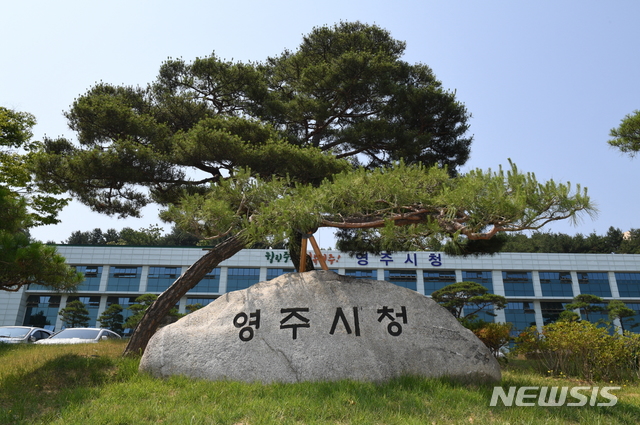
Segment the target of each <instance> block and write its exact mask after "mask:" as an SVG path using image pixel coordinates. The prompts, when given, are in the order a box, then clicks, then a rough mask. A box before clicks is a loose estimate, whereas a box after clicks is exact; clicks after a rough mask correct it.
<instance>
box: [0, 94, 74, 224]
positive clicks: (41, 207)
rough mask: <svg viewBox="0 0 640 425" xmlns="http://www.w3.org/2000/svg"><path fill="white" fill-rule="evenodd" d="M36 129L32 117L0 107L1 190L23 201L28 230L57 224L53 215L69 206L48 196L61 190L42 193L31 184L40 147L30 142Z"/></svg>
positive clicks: (64, 201) (25, 113)
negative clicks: (7, 191) (37, 151)
mask: <svg viewBox="0 0 640 425" xmlns="http://www.w3.org/2000/svg"><path fill="white" fill-rule="evenodd" d="M35 125H36V120H35V117H34V116H33V115H31V114H29V113H27V112H17V111H13V110H11V109H7V108H4V107H2V106H0V187H6V188H8V189H11V191H13V192H15V194H16V196H20V197H22V198H24V200H25V202H26V206H27V210H28V222H29V224H30V226H37V225H42V224H55V223H58V219H57V218H56V215H57V213H58V212H59V211H60V210H61V209H62V208H63V207H64V206H65V205H67V203H68V199H60V198H58V197H56V196H51V195H57V194H60V193H62V192H63V190H60V189H59V188H51V190H49V191H48V193H43V192H41V191H39V190H37V188H36V186H35V184H34V182H33V181H32V176H31V171H32V169H31V167H32V161H33V158H34V155H35V153H34V151H35V150H36V148H37V146H39V144H38V143H37V142H33V141H32V140H31V137H33V133H32V131H31V129H32V128H33V126H35Z"/></svg>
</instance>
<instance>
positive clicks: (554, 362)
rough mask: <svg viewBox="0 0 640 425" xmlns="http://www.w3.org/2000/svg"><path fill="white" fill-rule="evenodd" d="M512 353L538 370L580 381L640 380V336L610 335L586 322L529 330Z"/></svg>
mask: <svg viewBox="0 0 640 425" xmlns="http://www.w3.org/2000/svg"><path fill="white" fill-rule="evenodd" d="M515 352H516V353H518V354H523V355H525V356H527V357H528V358H531V359H534V360H535V361H536V366H537V368H538V370H540V371H541V372H542V373H544V372H548V373H550V374H555V375H564V376H569V377H576V378H580V379H586V380H589V381H593V380H606V381H609V380H627V379H638V378H640V334H632V333H625V334H623V335H621V334H619V333H616V332H614V333H610V332H609V330H608V329H607V328H603V327H599V326H597V325H595V324H593V323H590V322H588V321H585V320H583V321H579V322H577V321H558V322H555V323H552V324H549V325H546V326H544V327H543V328H542V332H541V333H538V331H537V330H536V328H535V327H532V328H528V329H527V330H526V331H525V332H523V333H522V334H521V335H520V336H518V337H517V338H516V348H515Z"/></svg>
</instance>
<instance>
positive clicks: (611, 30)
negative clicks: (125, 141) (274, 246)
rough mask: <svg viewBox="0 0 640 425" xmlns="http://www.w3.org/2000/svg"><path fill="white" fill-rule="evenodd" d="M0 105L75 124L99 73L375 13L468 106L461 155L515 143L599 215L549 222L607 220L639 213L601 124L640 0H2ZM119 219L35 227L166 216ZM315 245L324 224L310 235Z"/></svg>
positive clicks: (239, 52) (480, 155) (122, 78)
mask: <svg viewBox="0 0 640 425" xmlns="http://www.w3.org/2000/svg"><path fill="white" fill-rule="evenodd" d="M2 16H3V18H2V25H1V26H0V39H1V40H3V43H2V50H1V54H0V106H4V107H7V108H11V109H15V110H18V111H25V112H30V113H32V114H33V115H35V117H36V119H37V121H38V124H37V126H36V127H35V129H34V139H36V140H39V139H41V138H42V137H43V136H45V135H46V136H49V137H56V136H66V137H68V138H71V139H73V137H74V134H73V132H72V131H71V130H70V129H69V128H68V126H67V123H66V119H65V118H64V116H63V112H64V111H66V110H68V109H69V106H70V105H71V103H72V102H73V100H74V99H75V98H76V97H77V96H79V95H82V94H84V93H85V92H86V91H87V90H88V89H89V88H90V87H91V86H92V85H94V84H95V83H96V82H99V81H103V82H106V83H111V84H123V85H133V86H136V85H140V86H145V85H146V84H147V83H149V82H152V81H153V80H154V79H155V77H156V75H157V72H158V70H159V67H160V65H161V64H162V62H163V61H165V60H166V59H168V58H183V59H184V60H186V61H191V60H193V59H195V58H196V57H202V56H208V55H210V54H211V53H213V52H215V54H216V55H217V56H219V57H221V58H223V59H227V60H234V61H241V62H248V61H262V60H265V59H266V58H267V57H270V56H276V55H278V54H280V53H281V52H283V51H284V50H285V49H290V50H295V49H296V47H297V46H298V45H299V44H300V42H301V40H302V36H303V35H304V34H308V33H309V32H310V31H311V30H312V29H313V28H314V27H317V26H324V25H333V24H335V23H338V22H340V21H360V22H363V23H368V24H376V25H378V26H380V27H382V28H385V29H386V30H388V31H389V32H390V33H391V35H392V36H393V37H394V38H396V39H398V40H402V41H405V42H406V46H407V48H406V52H405V56H404V57H403V60H405V61H407V62H409V63H422V64H426V65H428V66H430V67H431V68H432V70H433V71H434V73H435V75H436V76H437V78H438V79H439V80H440V81H441V82H442V84H443V87H445V88H447V89H448V90H451V91H455V92H456V97H457V99H458V100H459V101H460V102H462V103H464V104H465V105H466V107H467V109H468V111H469V112H470V113H471V114H472V118H471V120H470V126H471V127H470V133H471V134H472V135H473V136H474V142H473V144H472V146H471V157H470V160H469V161H468V162H467V164H466V165H465V166H464V167H463V168H462V171H463V172H464V171H468V170H470V169H475V168H481V169H485V170H486V169H488V168H491V169H494V170H495V169H497V168H498V167H499V166H500V165H503V166H507V165H508V162H509V159H511V160H512V161H513V162H514V163H515V164H516V165H517V166H518V168H519V169H520V170H521V171H526V172H533V173H535V175H536V177H537V178H538V180H540V181H546V180H549V179H553V180H555V181H557V182H563V183H567V182H571V183H572V185H576V184H580V185H581V186H583V187H587V188H588V189H589V195H590V197H591V199H592V200H593V201H594V202H595V204H596V205H597V207H598V210H599V214H598V216H597V217H596V218H595V219H592V218H590V217H589V216H585V217H584V218H583V220H581V221H580V222H579V223H578V224H577V225H575V226H573V225H571V224H570V223H569V222H558V223H555V224H552V225H549V226H546V227H545V228H544V230H548V231H551V232H561V233H567V234H571V235H573V234H576V233H582V234H584V235H588V234H590V233H592V232H596V233H597V234H600V235H603V234H605V233H606V232H607V230H608V229H609V227H610V226H613V227H616V228H620V229H621V230H623V231H626V230H628V229H631V228H640V215H639V214H638V211H639V210H640V197H639V196H638V189H637V188H638V186H637V178H638V176H639V175H640V163H639V162H638V161H639V160H638V159H633V158H630V157H628V156H625V155H623V154H621V153H620V152H618V151H616V150H614V149H613V148H610V147H609V145H608V144H607V140H609V131H610V129H612V128H614V127H617V126H618V125H619V124H620V121H621V120H622V119H623V118H624V116H625V115H627V114H629V113H631V112H633V111H634V110H637V109H640V78H638V77H639V76H640V75H639V73H640V48H639V47H638V46H639V45H638V40H640V26H639V25H638V24H637V18H638V16H640V2H638V1H636V0H616V1H611V2H603V1H601V0H600V1H595V0H581V1H577V0H562V1H551V0H543V1H539V2H523V1H513V0H511V1H506V0H505V1H493V0H483V1H473V0H448V1H432V0H415V1H408V0H395V1H393V2H390V1H388V0H386V1H378V0H367V1H362V0H341V1H335V0H326V1H323V2H316V1H314V2H311V1H304V0H291V1H288V0H271V1H268V2H266V1H258V0H255V1H249V0H235V1H233V2H222V1H205V0H180V1H168V0H153V1H149V0H126V1H121V0H112V1H109V2H88V1H86V0H83V1H80V0H58V1H56V2H51V1H43V0H32V1H28V2H27V1H20V2H18V1H14V2H6V3H5V4H3V7H2ZM142 213H143V217H142V218H141V219H126V220H122V219H116V218H109V217H106V216H103V215H100V214H97V213H92V212H91V211H90V210H89V209H88V208H87V207H84V206H82V205H80V204H79V203H77V202H72V203H71V204H70V205H69V206H68V207H66V208H65V209H64V210H63V211H62V213H61V214H60V215H59V218H60V219H61V223H60V224H57V225H49V226H43V227H39V228H34V229H32V231H31V233H32V236H34V237H35V238H36V239H39V240H42V241H45V242H46V241H54V242H57V243H60V242H63V241H64V240H66V239H67V238H68V237H69V236H70V235H71V233H72V232H74V231H76V230H81V231H87V230H92V229H94V228H96V227H99V228H102V229H103V230H107V229H110V228H115V229H118V230H119V229H122V228H123V227H132V228H134V229H140V228H143V227H144V228H146V227H149V226H150V225H153V224H159V225H160V227H162V228H164V229H165V231H168V230H169V229H170V227H171V226H170V225H169V224H166V223H161V222H160V221H159V219H158V217H157V210H156V209H154V208H153V207H147V208H146V209H145V210H143V211H142ZM316 238H317V239H318V243H319V244H320V246H321V247H323V248H324V247H328V246H331V244H332V237H331V234H330V233H328V232H321V233H319V234H318V235H316Z"/></svg>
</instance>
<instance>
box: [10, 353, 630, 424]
mask: <svg viewBox="0 0 640 425" xmlns="http://www.w3.org/2000/svg"><path fill="white" fill-rule="evenodd" d="M123 348H124V345H123V343H122V342H113V343H111V342H105V343H100V344H86V345H75V346H33V345H31V346H29V345H21V346H18V345H1V344H0V423H1V424H65V425H66V424H83V425H85V424H92V425H97V424H109V425H112V424H146V423H153V424H155V423H161V424H244V425H262V424H420V425H424V424H540V423H549V424H634V425H635V424H637V423H638V422H639V418H640V385H638V384H637V383H633V384H631V383H624V382H621V383H614V384H615V385H619V386H621V387H622V386H623V385H624V387H623V389H622V390H620V391H619V392H617V393H616V395H617V396H618V398H619V401H618V404H617V405H616V406H613V407H597V406H594V407H592V406H585V407H546V408H544V407H504V406H501V407H489V401H490V399H491V394H492V391H493V385H468V384H467V385H465V384H462V383H456V382H451V381H449V380H446V379H423V378H415V377H404V378H399V379H396V380H393V381H391V382H388V383H384V384H374V383H362V382H353V381H341V382H333V383H330V382H320V383H298V384H270V385H263V384H259V383H253V384H244V383H238V382H207V381H201V380H194V379H188V378H184V377H174V378H171V379H167V380H160V379H154V378H152V377H150V376H148V375H146V374H142V373H139V372H138V370H137V367H138V360H137V359H130V358H122V357H120V353H122V350H123ZM614 384H611V383H606V384H605V383H599V384H598V383H595V384H593V385H600V386H603V385H614ZM502 385H503V386H504V387H507V386H510V385H517V386H525V385H527V386H531V385H547V386H563V385H568V386H576V385H585V383H581V382H577V381H571V380H567V379H558V378H549V377H542V376H539V375H537V374H536V373H534V372H532V371H530V370H529V369H528V366H527V364H526V363H525V362H518V361H512V362H511V364H510V366H508V367H507V368H506V369H505V370H504V371H503V382H502ZM586 385H591V384H586Z"/></svg>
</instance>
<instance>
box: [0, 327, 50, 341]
mask: <svg viewBox="0 0 640 425" xmlns="http://www.w3.org/2000/svg"><path fill="white" fill-rule="evenodd" d="M52 334H53V332H51V331H48V330H46V329H42V328H37V327H34V326H0V343H1V342H5V343H8V344H19V343H24V342H36V341H39V340H41V339H46V338H49V337H50V336H51V335H52Z"/></svg>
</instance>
